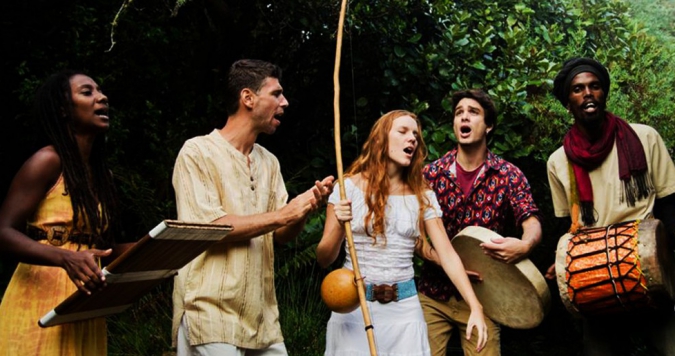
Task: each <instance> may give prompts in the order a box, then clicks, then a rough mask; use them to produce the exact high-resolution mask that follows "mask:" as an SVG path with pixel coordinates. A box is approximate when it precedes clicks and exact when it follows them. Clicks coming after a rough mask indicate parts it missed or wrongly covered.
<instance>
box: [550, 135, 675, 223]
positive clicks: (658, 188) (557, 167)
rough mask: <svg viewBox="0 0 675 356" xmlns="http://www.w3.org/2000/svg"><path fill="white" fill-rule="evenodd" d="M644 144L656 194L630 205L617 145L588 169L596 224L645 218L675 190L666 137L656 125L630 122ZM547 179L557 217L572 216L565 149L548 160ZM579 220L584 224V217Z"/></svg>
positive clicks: (674, 169) (673, 172) (674, 167)
mask: <svg viewBox="0 0 675 356" xmlns="http://www.w3.org/2000/svg"><path fill="white" fill-rule="evenodd" d="M631 127H632V128H633V130H635V133H637V135H638V137H639V138H640V142H641V143H642V147H644V150H645V155H646V157H647V167H648V170H649V175H650V177H651V180H652V183H653V184H654V189H655V193H656V194H652V195H650V196H649V197H648V198H646V199H642V200H639V201H637V202H635V206H634V207H629V206H628V204H627V203H626V201H625V199H623V183H622V182H621V180H620V179H619V160H618V156H617V149H616V144H615V145H614V148H613V149H612V151H611V152H610V154H609V156H608V157H607V158H606V159H605V161H604V162H603V163H602V165H600V167H598V168H596V169H594V170H593V171H591V172H589V175H590V177H591V184H592V185H593V206H594V208H595V212H596V213H595V214H596V217H597V218H598V220H597V222H596V224H595V226H607V225H610V224H616V223H619V222H623V221H630V220H635V219H644V218H647V217H648V216H649V214H650V213H651V212H652V210H653V208H654V201H655V200H656V199H657V198H663V197H665V196H667V195H670V194H673V193H675V165H673V161H672V159H671V158H670V155H669V154H668V150H667V149H666V146H665V144H664V143H663V139H662V138H661V136H660V135H659V133H658V132H656V130H654V129H653V128H651V127H649V126H646V125H641V124H631ZM547 166H548V181H549V184H550V186H551V194H552V198H553V207H554V210H555V216H557V217H567V216H570V209H571V206H570V201H571V189H570V172H569V167H568V162H567V156H566V155H565V150H564V149H563V148H562V147H560V148H559V149H558V150H556V151H555V152H554V153H553V154H552V155H551V157H549V159H548V164H547ZM579 222H580V223H583V221H582V220H581V217H579Z"/></svg>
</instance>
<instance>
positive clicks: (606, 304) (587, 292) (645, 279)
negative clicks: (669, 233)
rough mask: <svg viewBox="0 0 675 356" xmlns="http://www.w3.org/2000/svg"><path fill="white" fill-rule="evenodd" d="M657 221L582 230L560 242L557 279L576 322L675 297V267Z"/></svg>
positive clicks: (651, 305) (661, 225)
mask: <svg viewBox="0 0 675 356" xmlns="http://www.w3.org/2000/svg"><path fill="white" fill-rule="evenodd" d="M673 260H674V258H673V255H672V252H671V251H670V249H669V248H668V245H667V241H666V236H665V230H664V228H663V224H662V223H661V222H660V221H659V220H655V219H649V220H642V221H640V220H636V221H628V222H623V223H619V224H614V225H609V226H606V227H596V228H582V229H581V230H579V231H578V232H577V233H576V234H565V235H564V236H563V237H561V238H560V240H559V241H558V248H557V251H556V265H555V269H556V275H557V279H558V288H559V291H560V297H561V299H562V302H563V304H564V305H565V307H566V308H567V310H569V311H570V312H571V313H572V314H574V315H576V316H595V315H603V314H616V313H621V312H630V311H636V310H641V309H644V308H650V307H653V306H654V305H655V301H656V300H660V299H659V298H663V297H666V298H670V299H673V298H674V297H675V263H674V262H673Z"/></svg>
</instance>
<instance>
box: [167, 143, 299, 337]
mask: <svg viewBox="0 0 675 356" xmlns="http://www.w3.org/2000/svg"><path fill="white" fill-rule="evenodd" d="M249 159H250V165H249V163H248V160H249ZM173 186H174V189H175V191H176V206H177V209H178V219H179V220H183V221H190V222H211V221H213V220H215V219H218V218H220V217H222V216H224V215H226V214H228V213H231V214H235V215H252V214H260V213H265V212H269V211H274V210H277V209H279V208H281V207H282V206H283V205H284V204H285V203H286V200H287V199H288V193H287V192H286V188H285V186H284V180H283V178H282V176H281V171H280V169H279V161H278V160H277V158H276V157H275V156H274V155H273V154H271V153H270V152H269V151H267V150H266V149H264V148H263V147H261V146H259V145H257V144H256V145H254V147H253V150H252V152H251V154H250V155H249V156H248V157H246V156H245V155H244V154H242V153H241V152H239V151H237V150H236V149H235V148H234V147H233V146H232V145H231V144H230V143H229V142H227V140H225V139H224V138H223V137H222V136H221V135H220V134H219V133H218V131H217V130H214V131H213V132H211V134H209V135H207V136H200V137H195V138H193V139H190V140H188V141H186V142H185V145H184V146H183V148H182V149H181V151H180V153H179V154H178V158H177V159H176V165H175V167H174V172H173ZM273 248H274V246H273V236H272V233H271V232H270V233H267V234H265V235H262V236H259V237H256V238H253V239H251V240H249V241H244V242H236V243H218V244H216V245H214V246H213V247H211V248H210V249H208V250H207V251H206V252H204V253H203V254H201V255H200V256H199V257H197V258H196V259H194V260H193V261H192V262H190V263H189V264H188V265H186V266H185V267H184V268H182V269H181V270H180V271H179V272H178V275H177V276H176V278H175V283H174V293H173V307H174V313H173V340H174V344H175V342H176V336H177V332H178V326H179V324H180V321H181V318H182V316H183V314H185V317H186V320H187V325H188V338H189V339H190V344H191V345H199V344H205V343H212V342H224V343H228V344H232V345H235V346H238V347H242V348H252V349H260V348H266V347H268V346H269V345H271V344H274V343H279V342H282V341H283V337H282V335H281V327H280V325H279V310H278V307H277V300H276V295H275V289H274V249H273Z"/></svg>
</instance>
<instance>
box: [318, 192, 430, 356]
mask: <svg viewBox="0 0 675 356" xmlns="http://www.w3.org/2000/svg"><path fill="white" fill-rule="evenodd" d="M339 192H340V191H339V188H338V187H336V188H335V189H334V191H333V194H331V196H330V198H329V200H328V202H329V203H331V204H336V203H338V202H339V201H340V194H339ZM345 192H346V196H347V198H348V199H351V201H352V216H353V219H352V221H351V227H352V234H353V237H354V247H355V249H356V253H357V256H358V261H359V270H360V272H361V276H362V277H364V278H365V280H364V281H365V283H367V284H371V283H372V284H393V283H398V282H405V281H408V280H410V279H412V278H413V277H414V274H415V271H414V269H413V253H414V249H415V241H416V239H417V237H418V236H419V235H420V232H419V225H418V211H419V208H418V207H419V204H418V202H417V198H416V197H415V196H414V195H392V196H389V198H388V200H387V207H386V208H385V234H386V245H385V243H384V239H383V238H381V237H379V238H378V239H377V244H375V245H373V238H372V237H370V236H367V235H366V232H365V225H364V218H365V216H366V214H367V211H368V206H367V205H366V202H365V200H364V194H363V191H361V190H360V189H359V188H358V187H356V186H355V185H354V183H353V182H352V181H351V180H350V179H346V180H345ZM426 197H427V198H428V199H429V202H430V203H431V207H429V208H427V209H426V210H425V212H424V219H425V220H428V219H433V218H437V217H440V216H441V209H440V206H439V205H438V201H437V200H436V196H435V195H434V193H433V192H432V191H430V190H429V191H428V192H427V193H426ZM369 231H372V228H371V229H369ZM345 248H347V247H346V246H345ZM344 267H345V268H348V269H353V268H352V261H351V258H350V256H349V253H347V258H346V260H345V264H344ZM367 303H368V309H369V311H370V315H371V322H372V324H373V328H374V329H373V331H374V332H373V334H374V338H375V345H376V348H377V354H378V355H381V356H385V355H430V350H429V340H428V337H427V324H426V322H425V321H424V314H423V313H422V307H421V305H420V302H419V299H418V297H417V295H415V296H413V297H410V298H406V299H403V300H401V301H398V302H390V303H387V304H381V303H379V302H377V301H375V302H367ZM369 350H370V349H369V345H368V339H367V337H366V331H365V324H364V322H363V314H362V312H361V308H360V307H359V308H357V309H356V310H354V311H353V312H351V313H348V314H340V313H331V317H330V320H329V321H328V327H327V331H326V352H325V355H326V356H333V355H335V356H347V355H349V356H361V355H362V356H369V355H370V351H369Z"/></svg>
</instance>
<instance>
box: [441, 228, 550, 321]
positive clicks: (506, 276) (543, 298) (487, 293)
mask: <svg viewBox="0 0 675 356" xmlns="http://www.w3.org/2000/svg"><path fill="white" fill-rule="evenodd" d="M501 237H502V236H500V235H499V234H497V233H495V232H494V231H492V230H489V229H486V228H483V227H479V226H469V227H466V228H464V229H463V230H462V231H460V232H459V234H457V236H455V237H454V238H453V239H452V246H453V247H454V248H455V250H456V251H457V254H458V255H459V257H460V258H461V259H462V263H463V264H464V268H465V269H467V270H470V271H476V272H479V273H480V275H481V277H482V278H483V281H482V282H481V283H472V284H471V285H472V286H473V289H474V291H475V293H476V296H477V297H478V300H479V301H480V302H481V304H482V305H483V312H484V313H485V315H487V316H488V317H489V318H490V319H492V320H494V321H495V322H497V323H499V324H502V325H505V326H508V327H510V328H513V329H531V328H534V327H536V326H537V325H539V324H540V323H541V321H542V320H543V319H544V315H545V314H546V312H547V311H548V307H549V304H550V301H551V294H550V292H549V290H548V286H547V284H546V280H545V279H544V276H542V274H541V272H539V270H538V269H537V267H536V266H535V265H534V263H532V261H530V260H529V259H523V260H521V261H520V262H518V263H516V264H507V263H504V262H500V261H497V260H495V259H493V258H492V257H490V256H488V255H486V254H484V253H483V250H482V249H481V247H480V244H481V243H483V242H489V241H490V239H491V238H501Z"/></svg>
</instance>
